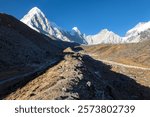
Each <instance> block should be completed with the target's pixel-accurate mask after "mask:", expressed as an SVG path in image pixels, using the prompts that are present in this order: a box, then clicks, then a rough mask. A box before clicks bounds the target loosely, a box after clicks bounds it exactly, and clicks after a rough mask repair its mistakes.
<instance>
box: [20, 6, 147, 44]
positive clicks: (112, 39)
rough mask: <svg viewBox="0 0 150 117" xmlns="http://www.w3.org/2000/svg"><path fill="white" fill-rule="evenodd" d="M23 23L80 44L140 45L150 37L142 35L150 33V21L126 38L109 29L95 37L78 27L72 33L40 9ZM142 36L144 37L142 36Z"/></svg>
mask: <svg viewBox="0 0 150 117" xmlns="http://www.w3.org/2000/svg"><path fill="white" fill-rule="evenodd" d="M21 21H22V22H23V23H25V24H26V25H28V26H29V27H31V28H32V29H34V30H36V31H38V32H40V33H43V34H45V35H47V36H49V37H54V39H59V40H62V41H69V42H77V43H80V44H89V45H92V44H102V43H104V44H119V43H138V42H141V41H143V39H142V38H141V37H144V38H145V37H146V39H149V36H146V35H145V34H142V32H145V31H146V34H147V33H149V32H150V30H148V29H150V21H149V22H141V23H139V24H137V25H136V26H135V27H134V28H132V29H130V30H129V31H128V32H127V33H126V35H125V37H120V36H119V35H117V34H115V33H114V32H112V31H109V30H108V29H103V30H101V31H100V32H99V33H97V34H95V35H88V36H86V35H85V34H83V33H81V31H80V30H79V29H78V28H77V27H73V28H72V30H71V31H66V30H64V29H62V28H60V27H59V26H57V25H56V24H55V23H54V22H50V21H49V20H48V19H47V18H46V16H45V15H44V13H43V12H42V11H41V10H40V9H39V8H38V7H34V8H32V9H31V10H30V11H29V12H28V13H27V14H26V15H25V16H24V17H23V18H22V19H21ZM141 35H142V36H141Z"/></svg>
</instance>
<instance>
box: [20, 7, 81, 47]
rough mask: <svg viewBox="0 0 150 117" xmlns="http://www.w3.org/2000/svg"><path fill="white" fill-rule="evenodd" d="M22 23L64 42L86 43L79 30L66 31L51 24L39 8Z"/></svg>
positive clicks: (25, 17) (28, 14) (33, 10)
mask: <svg viewBox="0 0 150 117" xmlns="http://www.w3.org/2000/svg"><path fill="white" fill-rule="evenodd" d="M21 21H22V22H23V23H25V24H26V25H28V26H29V27H31V28H32V29H34V30H36V31H38V32H40V33H43V34H45V35H47V36H49V37H54V38H56V39H60V40H62V41H68V42H77V43H80V44H82V43H84V38H83V36H82V35H83V34H81V32H80V31H79V30H78V28H76V27H75V28H73V30H72V31H66V30H64V29H62V28H60V27H58V26H57V25H56V24H55V23H53V22H49V21H48V19H47V18H46V16H45V15H44V13H43V12H42V11H41V10H40V9H39V8H37V7H34V8H32V9H31V10H30V11H29V12H28V13H27V14H26V15H25V16H24V17H23V18H22V19H21Z"/></svg>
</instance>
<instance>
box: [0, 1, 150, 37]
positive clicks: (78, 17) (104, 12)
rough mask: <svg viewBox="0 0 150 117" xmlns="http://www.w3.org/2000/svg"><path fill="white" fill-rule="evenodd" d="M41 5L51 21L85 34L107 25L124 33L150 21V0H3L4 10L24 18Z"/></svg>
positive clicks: (1, 2)
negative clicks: (74, 28) (75, 28)
mask: <svg viewBox="0 0 150 117" xmlns="http://www.w3.org/2000/svg"><path fill="white" fill-rule="evenodd" d="M34 6H37V7H39V8H40V9H41V10H42V11H43V12H44V14H45V15H46V16H47V18H48V19H49V20H50V21H53V22H55V23H56V24H57V25H58V26H60V27H62V28H64V29H66V30H71V29H72V27H74V26H77V27H78V28H79V29H80V30H81V32H84V33H85V34H96V33H98V32H99V31H100V30H102V29H104V28H107V29H109V30H111V31H113V32H115V33H117V34H119V35H121V36H123V35H124V34H125V32H126V31H127V30H129V29H130V28H132V27H133V26H135V25H136V24H137V23H138V22H145V21H150V0H0V12H4V13H8V14H11V15H13V16H15V17H17V18H18V19H20V18H22V17H23V16H24V15H25V14H26V13H27V12H28V11H29V10H30V9H31V8H32V7H34Z"/></svg>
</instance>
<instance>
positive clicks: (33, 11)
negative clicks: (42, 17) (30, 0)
mask: <svg viewBox="0 0 150 117" xmlns="http://www.w3.org/2000/svg"><path fill="white" fill-rule="evenodd" d="M28 13H30V14H36V13H42V11H41V10H40V9H39V8H38V7H33V8H32V9H31V10H30V11H29V12H28Z"/></svg>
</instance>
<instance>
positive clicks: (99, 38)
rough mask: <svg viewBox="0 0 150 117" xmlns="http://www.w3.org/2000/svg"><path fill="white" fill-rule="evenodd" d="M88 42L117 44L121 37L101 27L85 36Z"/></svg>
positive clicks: (120, 41)
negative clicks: (92, 33)
mask: <svg viewBox="0 0 150 117" xmlns="http://www.w3.org/2000/svg"><path fill="white" fill-rule="evenodd" d="M86 41H87V42H88V44H90V45H91V44H101V43H104V44H117V43H122V39H121V37H120V36H118V35H117V34H115V33H113V32H111V31H109V30H108V29H103V30H102V31H100V32H99V33H98V34H96V35H89V36H87V38H86Z"/></svg>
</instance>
